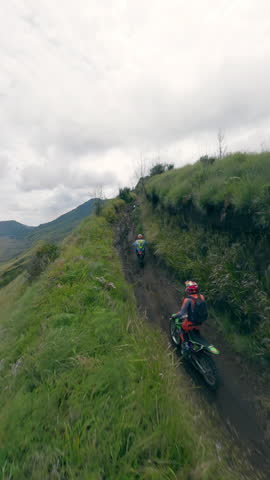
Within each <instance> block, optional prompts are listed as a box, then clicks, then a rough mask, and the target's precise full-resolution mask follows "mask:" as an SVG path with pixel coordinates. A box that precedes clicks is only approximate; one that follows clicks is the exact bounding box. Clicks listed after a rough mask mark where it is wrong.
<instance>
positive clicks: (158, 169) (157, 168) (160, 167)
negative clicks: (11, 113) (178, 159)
mask: <svg viewBox="0 0 270 480" xmlns="http://www.w3.org/2000/svg"><path fill="white" fill-rule="evenodd" d="M173 169H174V165H173V163H157V164H156V165H154V166H153V167H152V168H151V170H150V177H153V176H154V175H160V174H161V173H164V172H167V171H168V170H173Z"/></svg>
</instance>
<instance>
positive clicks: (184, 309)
mask: <svg viewBox="0 0 270 480" xmlns="http://www.w3.org/2000/svg"><path fill="white" fill-rule="evenodd" d="M199 296H200V297H201V299H202V300H205V298H204V296H203V295H201V294H200V295H198V294H197V293H194V294H193V295H189V296H188V297H186V298H184V300H183V303H182V305H181V309H180V311H179V312H177V313H176V314H175V317H176V318H184V317H186V318H188V321H189V322H192V321H193V318H192V317H193V315H192V312H193V310H194V305H195V301H193V300H192V298H194V300H195V299H196V298H199Z"/></svg>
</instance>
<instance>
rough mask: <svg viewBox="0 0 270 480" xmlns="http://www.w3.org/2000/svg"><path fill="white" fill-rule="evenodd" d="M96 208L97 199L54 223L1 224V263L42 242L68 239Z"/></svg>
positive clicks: (9, 222)
mask: <svg viewBox="0 0 270 480" xmlns="http://www.w3.org/2000/svg"><path fill="white" fill-rule="evenodd" d="M94 207H95V199H91V200H88V201H87V202H85V203H83V204H82V205H79V207H77V208H74V209H73V210H71V211H70V212H68V213H65V214H64V215H61V216H60V217H58V218H56V219H55V220H53V221H52V222H49V223H44V224H42V225H39V226H38V227H28V226H26V225H22V224H20V223H18V222H14V221H8V222H0V263H3V262H6V261H9V260H10V259H12V258H14V257H15V256H18V255H21V254H22V253H23V252H25V250H27V249H29V248H31V247H32V246H33V245H34V244H35V243H36V242H38V241H40V240H46V241H52V242H59V241H61V240H63V238H65V237H66V235H67V234H68V233H70V232H71V231H72V230H73V229H74V228H75V227H76V226H77V225H78V224H79V223H80V222H81V221H82V220H83V219H84V218H85V217H87V216H88V215H90V214H91V212H92V211H93V209H94Z"/></svg>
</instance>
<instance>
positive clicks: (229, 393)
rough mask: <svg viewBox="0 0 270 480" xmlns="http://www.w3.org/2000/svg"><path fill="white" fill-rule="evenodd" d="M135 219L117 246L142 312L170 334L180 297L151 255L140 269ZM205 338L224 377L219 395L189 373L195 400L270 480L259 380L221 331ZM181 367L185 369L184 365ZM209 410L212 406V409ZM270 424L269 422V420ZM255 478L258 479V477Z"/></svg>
mask: <svg viewBox="0 0 270 480" xmlns="http://www.w3.org/2000/svg"><path fill="white" fill-rule="evenodd" d="M135 234H136V232H135V229H134V225H133V222H132V215H131V213H130V212H129V211H127V212H126V214H125V215H123V217H122V218H121V221H120V223H119V224H118V226H117V231H116V241H117V247H118V250H119V252H120V256H121V259H122V262H123V267H124V272H125V275H126V278H127V280H128V281H129V282H130V283H132V284H133V287H134V292H135V296H136V299H137V304H138V307H139V308H140V310H141V311H143V312H145V314H146V316H147V318H148V319H149V321H150V322H151V323H153V324H155V325H157V326H159V327H160V328H161V329H162V330H164V331H165V332H166V333H167V334H168V326H169V321H168V319H169V317H170V316H171V314H172V313H175V312H176V311H178V310H179V302H180V295H179V292H178V291H177V286H176V285H177V284H176V283H175V282H174V280H173V279H172V278H171V275H169V274H168V271H167V270H166V268H165V267H164V266H163V265H162V264H161V263H160V262H159V261H158V259H156V258H155V257H154V256H153V255H152V254H151V253H150V252H149V251H148V252H147V254H146V258H145V265H144V267H143V268H142V267H140V266H139V265H138V262H137V258H136V256H135V254H134V249H133V248H132V243H133V241H134V238H135ZM203 334H204V336H205V337H206V338H207V339H208V340H209V341H211V342H212V343H213V344H214V345H215V346H217V348H218V349H219V350H220V351H221V355H220V357H215V360H216V363H217V366H218V368H219V371H220V375H221V379H222V381H221V386H220V388H219V390H218V391H217V392H216V393H212V392H210V391H209V390H208V389H207V386H206V385H205V384H204V383H203V381H202V379H201V377H200V376H199V375H198V374H197V373H196V372H194V371H193V370H192V369H191V368H189V369H188V374H189V375H191V376H192V379H193V382H194V384H195V385H196V387H197V388H196V389H194V395H196V396H199V397H200V398H201V399H203V401H202V403H205V401H207V403H208V405H209V406H210V408H211V409H214V410H215V413H216V417H217V422H220V423H222V424H223V426H224V427H225V429H226V430H227V436H229V437H230V440H231V441H232V442H236V443H237V445H238V447H239V448H240V451H241V454H242V457H243V459H244V460H246V459H248V461H249V462H250V464H251V465H252V467H253V469H254V478H255V476H256V474H255V472H256V473H257V472H259V474H260V478H263V479H269V478H270V438H269V437H270V435H269V431H268V430H269V428H268V427H269V423H268V425H267V419H266V418H265V416H264V415H259V414H258V411H257V408H256V406H257V405H258V402H257V398H258V380H257V378H256V373H255V372H253V371H250V369H246V368H244V364H243V362H241V361H240V359H239V357H238V356H237V355H236V354H235V353H234V352H233V351H232V350H231V348H230V346H229V345H228V344H227V343H226V341H225V340H224V338H223V336H222V334H221V333H220V332H218V331H217V329H214V328H213V327H212V328H211V320H208V322H207V324H206V325H204V326H203ZM180 368H183V366H180ZM208 408H209V407H208ZM268 422H269V420H268ZM256 478H257V477H256Z"/></svg>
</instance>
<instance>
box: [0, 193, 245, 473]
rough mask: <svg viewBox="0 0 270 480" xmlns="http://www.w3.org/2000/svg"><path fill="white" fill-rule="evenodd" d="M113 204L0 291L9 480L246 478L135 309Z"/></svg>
mask: <svg viewBox="0 0 270 480" xmlns="http://www.w3.org/2000/svg"><path fill="white" fill-rule="evenodd" d="M115 206H116V208H117V209H118V213H119V211H120V209H121V202H117V203H116V204H115ZM115 213H116V211H115V208H114V206H113V205H110V206H109V207H108V208H107V209H106V210H105V212H104V215H105V217H93V218H92V219H87V220H86V221H84V222H83V224H82V225H81V226H80V228H79V229H78V230H77V231H76V232H75V233H74V234H73V236H72V237H70V239H69V241H68V242H67V243H66V246H65V248H64V250H63V253H62V256H61V257H60V258H59V259H58V260H56V262H55V263H54V264H53V265H52V266H51V267H50V268H49V269H48V270H47V271H46V272H45V273H44V274H43V276H42V278H41V279H40V280H39V281H38V282H37V283H34V284H33V285H32V286H31V287H30V286H28V285H27V283H26V281H25V279H24V277H23V275H21V276H19V277H18V278H16V280H15V281H14V282H12V283H10V284H9V285H8V286H7V287H5V288H3V289H2V290H1V291H0V306H1V309H0V329H1V337H0V338H1V340H0V359H1V361H0V365H1V377H0V392H1V393H0V445H1V447H0V469H1V472H2V479H3V480H8V479H12V480H24V479H27V480H28V479H30V478H31V479H32V480H39V479H40V480H41V479H42V480H44V479H52V480H53V479H61V480H71V479H75V478H76V479H80V480H84V479H85V480H91V479H92V480H105V479H106V480H107V479H108V480H114V479H115V480H129V479H130V480H131V479H132V480H135V479H136V480H139V479H142V480H162V479H164V480H175V479H179V480H180V479H181V480H193V479H194V480H195V479H196V480H212V479H215V480H216V479H219V480H227V479H228V480H229V479H231V480H232V479H234V480H235V479H240V478H243V477H242V475H241V474H240V473H238V472H237V471H236V470H232V468H233V467H232V464H233V462H232V457H233V452H232V451H230V454H229V455H227V453H226V452H227V450H226V448H225V447H224V445H223V446H222V440H221V439H220V435H219V444H218V445H219V446H218V449H216V446H215V436H214V434H213V433H212V429H211V426H210V423H209V422H208V421H207V420H206V418H205V417H204V416H203V413H202V412H201V411H200V409H199V408H198V405H193V404H192V402H191V400H190V392H189V390H188V389H187V386H186V383H185V380H184V378H181V388H179V377H178V376H177V377H176V375H175V366H174V362H173V356H172V355H171V353H169V354H168V353H167V351H166V343H165V342H164V339H163V337H162V335H161V334H160V333H159V332H158V331H155V332H154V331H153V330H152V329H151V328H150V327H148V326H146V325H145V324H144V323H143V322H142V321H141V320H140V318H139V317H138V314H137V312H136V308H135V302H134V298H133V294H132V291H131V287H129V286H128V285H127V284H126V282H125V280H124V277H123V274H122V271H121V267H120V262H119V259H118V256H117V253H116V251H115V249H114V238H113V231H112V228H111V226H110V223H109V221H112V220H113V219H114V218H115ZM206 432H208V433H207V434H206ZM221 457H222V460H221ZM229 465H230V466H229ZM245 478H246V477H245Z"/></svg>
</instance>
